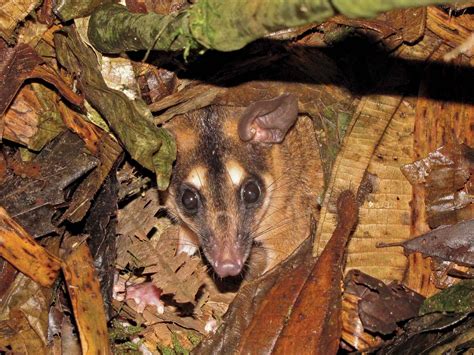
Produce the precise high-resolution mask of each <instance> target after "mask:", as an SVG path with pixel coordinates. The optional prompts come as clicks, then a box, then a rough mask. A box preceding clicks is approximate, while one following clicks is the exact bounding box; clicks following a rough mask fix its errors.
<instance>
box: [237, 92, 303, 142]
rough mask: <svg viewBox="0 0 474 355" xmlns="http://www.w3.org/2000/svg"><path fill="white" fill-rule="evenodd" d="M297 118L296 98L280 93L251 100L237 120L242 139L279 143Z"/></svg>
mask: <svg viewBox="0 0 474 355" xmlns="http://www.w3.org/2000/svg"><path fill="white" fill-rule="evenodd" d="M297 118H298V99H297V98H296V96H295V95H292V94H287V93H286V94H282V95H280V96H278V97H276V98H274V99H271V100H264V101H256V102H252V103H251V104H250V105H249V106H248V107H247V108H246V109H245V111H244V113H243V114H242V116H241V117H240V121H239V126H238V130H239V136H240V139H242V140H243V141H254V142H264V143H281V142H282V141H283V139H284V138H285V135H286V133H287V132H288V130H289V129H290V128H291V126H293V124H294V123H295V122H296V119H297Z"/></svg>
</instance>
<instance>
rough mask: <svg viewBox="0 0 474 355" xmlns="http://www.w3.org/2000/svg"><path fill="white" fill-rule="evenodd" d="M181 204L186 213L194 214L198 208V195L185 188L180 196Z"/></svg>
mask: <svg viewBox="0 0 474 355" xmlns="http://www.w3.org/2000/svg"><path fill="white" fill-rule="evenodd" d="M181 202H182V203H183V206H184V208H186V209H187V210H188V212H196V211H197V209H198V207H199V195H198V193H197V192H196V191H193V190H191V189H188V188H186V189H185V190H184V191H183V194H182V196H181Z"/></svg>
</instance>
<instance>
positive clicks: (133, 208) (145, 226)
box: [117, 189, 161, 265]
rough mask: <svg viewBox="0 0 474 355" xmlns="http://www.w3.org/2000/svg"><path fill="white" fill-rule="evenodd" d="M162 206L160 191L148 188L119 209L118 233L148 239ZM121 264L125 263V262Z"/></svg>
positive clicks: (143, 239) (142, 239)
mask: <svg viewBox="0 0 474 355" xmlns="http://www.w3.org/2000/svg"><path fill="white" fill-rule="evenodd" d="M160 208H161V206H160V203H159V200H158V191H156V190H155V189H148V190H147V191H146V192H145V193H143V194H142V195H140V196H138V197H137V198H135V199H134V200H133V201H131V202H129V203H128V204H127V205H126V206H125V207H123V208H121V209H119V210H118V214H117V218H118V224H117V233H118V234H121V235H124V236H130V237H137V238H138V239H139V240H141V241H146V240H147V235H148V233H150V232H151V231H152V229H153V228H154V227H155V225H156V223H157V218H156V214H157V212H158V210H159V209H160ZM119 264H122V265H123V262H121V263H119Z"/></svg>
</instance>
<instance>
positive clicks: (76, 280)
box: [62, 237, 110, 354]
mask: <svg viewBox="0 0 474 355" xmlns="http://www.w3.org/2000/svg"><path fill="white" fill-rule="evenodd" d="M63 247H64V248H66V252H65V255H64V256H63V259H64V264H63V268H62V270H63V273H64V278H65V279H66V284H67V290H68V293H69V297H70V299H71V304H72V309H73V311H74V316H75V320H76V324H77V328H78V330H79V337H80V340H81V347H82V351H83V353H84V354H99V353H100V354H108V353H110V345H109V333H108V330H107V318H106V316H105V310H104V303H103V299H102V295H101V293H100V285H99V282H98V281H97V275H96V271H95V267H94V261H93V259H92V256H91V254H90V251H89V247H88V246H87V244H86V243H85V240H84V238H83V237H69V238H68V240H67V241H66V242H65V243H64V244H63Z"/></svg>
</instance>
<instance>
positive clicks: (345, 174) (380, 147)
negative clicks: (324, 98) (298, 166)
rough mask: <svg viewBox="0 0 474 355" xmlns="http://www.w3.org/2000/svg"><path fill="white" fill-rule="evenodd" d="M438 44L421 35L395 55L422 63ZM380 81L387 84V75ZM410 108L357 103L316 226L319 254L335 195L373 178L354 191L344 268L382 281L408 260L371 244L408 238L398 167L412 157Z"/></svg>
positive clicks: (400, 103) (389, 99) (377, 101)
mask: <svg viewBox="0 0 474 355" xmlns="http://www.w3.org/2000/svg"><path fill="white" fill-rule="evenodd" d="M438 44H439V40H437V39H435V38H433V36H425V38H424V40H423V41H421V42H419V43H418V44H417V45H415V46H410V47H409V46H402V47H400V48H399V50H398V51H397V55H399V56H401V57H404V58H407V59H408V58H410V59H415V58H417V59H418V60H424V59H426V58H427V57H428V56H429V55H430V54H431V53H432V52H433V51H434V50H435V48H436V47H437V46H438ZM394 70H395V72H396V68H394ZM385 80H390V74H388V76H387V77H386V78H385ZM414 107H415V102H414V100H412V99H402V98H401V97H400V96H395V95H394V96H387V95H384V96H382V95H373V96H367V97H364V98H363V99H362V100H361V102H360V104H359V107H358V109H357V113H356V115H355V117H354V118H353V120H352V123H351V126H350V127H349V128H348V133H347V135H346V138H345V141H344V144H343V150H342V151H341V152H340V153H339V156H338V157H337V159H336V162H335V166H334V169H333V171H332V177H331V181H330V184H329V187H328V189H327V193H326V196H325V200H324V202H323V206H322V210H321V218H320V220H319V223H318V231H317V234H316V243H315V248H314V253H315V254H319V253H320V252H321V250H322V248H323V246H324V245H325V243H326V241H327V240H328V238H329V236H330V233H331V232H332V230H333V228H334V226H335V223H334V207H333V206H334V199H335V198H336V196H337V193H338V191H341V190H343V189H347V188H350V187H351V188H353V189H357V188H359V186H360V185H361V183H363V182H364V178H365V179H367V178H368V176H372V179H371V180H372V181H371V182H370V184H371V185H372V187H371V189H370V193H369V194H368V195H367V192H366V193H362V190H363V189H362V190H361V191H360V192H359V193H362V195H366V196H365V201H361V202H363V204H362V205H361V208H360V219H359V224H358V226H357V229H356V231H355V232H354V235H353V237H352V238H351V241H350V242H349V246H348V260H347V266H346V267H347V270H349V269H352V268H357V269H360V270H362V271H363V272H366V273H368V274H369V275H372V276H374V277H377V278H379V279H381V280H393V279H401V278H402V277H403V275H404V272H405V267H406V265H407V260H406V258H405V256H404V255H403V252H402V250H401V249H392V250H385V251H383V252H382V253H381V251H380V250H379V249H377V248H376V244H377V242H379V241H381V240H392V241H400V240H406V239H408V238H410V233H411V225H410V223H411V207H410V201H411V199H412V191H411V185H410V184H409V183H408V181H406V179H405V177H404V176H403V174H402V173H401V171H400V170H399V168H400V166H401V165H403V164H404V163H405V164H406V163H408V162H410V161H411V159H412V144H413V143H412V136H411V135H412V132H413V126H414V120H415V117H414V112H413V109H414ZM387 260H390V262H387Z"/></svg>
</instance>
